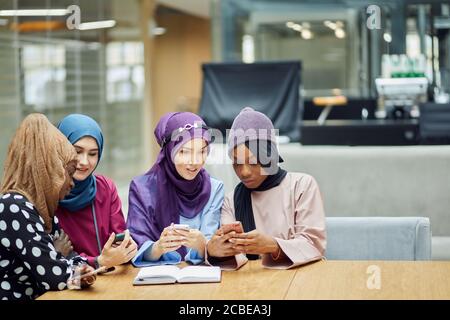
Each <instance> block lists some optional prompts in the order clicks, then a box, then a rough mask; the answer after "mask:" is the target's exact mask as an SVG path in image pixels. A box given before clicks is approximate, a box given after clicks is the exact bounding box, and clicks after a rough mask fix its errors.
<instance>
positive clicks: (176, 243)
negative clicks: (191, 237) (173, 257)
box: [151, 224, 187, 260]
mask: <svg viewBox="0 0 450 320" xmlns="http://www.w3.org/2000/svg"><path fill="white" fill-rule="evenodd" d="M186 240H187V238H186V237H185V236H182V235H180V234H178V233H177V232H175V230H174V229H173V224H172V225H170V226H168V227H166V228H164V230H163V231H162V232H161V236H160V237H159V239H158V241H156V242H155V243H154V244H153V247H152V253H151V256H152V259H153V260H159V258H160V257H161V256H162V255H163V254H164V253H167V252H171V251H175V250H178V249H179V248H180V247H181V246H184V245H185V244H186Z"/></svg>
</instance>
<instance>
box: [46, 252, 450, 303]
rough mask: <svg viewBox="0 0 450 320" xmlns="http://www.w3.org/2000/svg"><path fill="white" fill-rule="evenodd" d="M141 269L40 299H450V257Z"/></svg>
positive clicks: (123, 270) (127, 268)
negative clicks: (183, 280)
mask: <svg viewBox="0 0 450 320" xmlns="http://www.w3.org/2000/svg"><path fill="white" fill-rule="evenodd" d="M371 265H375V266H378V267H379V270H380V280H381V282H380V285H381V286H380V289H368V287H367V280H368V278H369V277H370V276H371V275H370V274H368V273H367V268H368V267H369V266H371ZM138 271H139V270H138V269H135V268H133V267H132V266H130V265H128V266H122V267H119V268H117V269H116V271H114V272H112V273H110V274H106V275H101V276H98V277H97V281H96V283H95V284H94V286H92V287H91V288H89V289H86V290H65V291H61V292H48V293H46V294H44V295H43V296H41V297H40V298H39V299H43V300H52V299H62V300H64V299H88V300H95V299H165V300H176V299H193V300H196V299H204V300H208V299H218V300H221V299H235V300H247V299H256V300H258V299H276V300H278V299H450V262H438V261H433V262H425V261H424V262H394V261H392V262H391V261H319V262H316V263H312V264H309V265H306V266H303V267H300V268H296V269H292V270H269V269H264V268H262V267H261V262H260V261H249V263H247V264H246V265H245V266H243V267H242V268H241V269H240V270H238V271H234V272H233V271H224V272H222V282H221V283H203V284H171V285H146V286H133V285H132V280H133V278H134V277H135V276H136V274H137V272H138Z"/></svg>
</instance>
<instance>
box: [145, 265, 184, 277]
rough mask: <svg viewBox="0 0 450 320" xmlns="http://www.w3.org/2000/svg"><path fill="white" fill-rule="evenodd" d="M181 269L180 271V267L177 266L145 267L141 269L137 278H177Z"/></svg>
mask: <svg viewBox="0 0 450 320" xmlns="http://www.w3.org/2000/svg"><path fill="white" fill-rule="evenodd" d="M179 271H180V269H179V268H178V267H177V266H153V267H145V268H142V269H141V270H140V271H139V273H138V275H137V276H136V278H138V279H146V278H160V277H164V278H166V277H171V278H174V279H177V278H178V272H179Z"/></svg>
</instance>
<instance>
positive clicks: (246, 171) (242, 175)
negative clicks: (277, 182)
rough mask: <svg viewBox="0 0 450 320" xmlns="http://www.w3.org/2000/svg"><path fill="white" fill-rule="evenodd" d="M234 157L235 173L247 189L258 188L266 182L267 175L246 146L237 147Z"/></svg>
mask: <svg viewBox="0 0 450 320" xmlns="http://www.w3.org/2000/svg"><path fill="white" fill-rule="evenodd" d="M232 156H233V169H234V172H236V175H237V176H238V177H239V179H240V180H241V181H242V183H243V184H244V185H245V186H246V187H247V188H249V189H255V188H258V187H259V186H260V185H261V183H263V181H264V180H266V178H267V174H266V173H265V171H264V169H263V168H262V167H261V165H260V164H259V163H258V161H257V159H256V157H255V155H254V154H253V153H252V152H251V151H250V149H249V148H247V147H246V146H245V144H240V145H238V146H237V147H235V148H234V149H233V153H232Z"/></svg>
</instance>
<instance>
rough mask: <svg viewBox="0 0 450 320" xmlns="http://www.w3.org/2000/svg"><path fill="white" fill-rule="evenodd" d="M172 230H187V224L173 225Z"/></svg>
mask: <svg viewBox="0 0 450 320" xmlns="http://www.w3.org/2000/svg"><path fill="white" fill-rule="evenodd" d="M173 227H174V229H184V230H189V229H190V227H189V225H187V224H174V225H173Z"/></svg>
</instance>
